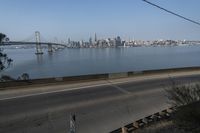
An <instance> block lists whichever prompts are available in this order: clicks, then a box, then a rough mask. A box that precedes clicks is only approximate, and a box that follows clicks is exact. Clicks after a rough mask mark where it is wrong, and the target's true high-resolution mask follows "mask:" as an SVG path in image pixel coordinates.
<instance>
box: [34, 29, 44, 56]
mask: <svg viewBox="0 0 200 133" xmlns="http://www.w3.org/2000/svg"><path fill="white" fill-rule="evenodd" d="M35 40H36V53H35V54H43V52H42V46H41V43H40V32H39V31H36V32H35Z"/></svg>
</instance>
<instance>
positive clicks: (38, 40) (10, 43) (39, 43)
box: [0, 31, 67, 54]
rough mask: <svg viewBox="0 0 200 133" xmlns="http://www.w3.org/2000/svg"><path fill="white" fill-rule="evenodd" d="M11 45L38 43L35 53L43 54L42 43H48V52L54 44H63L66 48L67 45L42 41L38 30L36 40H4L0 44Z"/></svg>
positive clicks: (59, 44) (51, 50)
mask: <svg viewBox="0 0 200 133" xmlns="http://www.w3.org/2000/svg"><path fill="white" fill-rule="evenodd" d="M11 45H36V53H35V54H43V52H42V46H41V45H47V46H48V52H53V46H61V47H64V48H65V47H67V46H66V45H65V44H61V43H53V42H42V41H41V39H40V32H38V31H36V32H35V42H34V41H8V42H2V43H1V44H0V46H11Z"/></svg>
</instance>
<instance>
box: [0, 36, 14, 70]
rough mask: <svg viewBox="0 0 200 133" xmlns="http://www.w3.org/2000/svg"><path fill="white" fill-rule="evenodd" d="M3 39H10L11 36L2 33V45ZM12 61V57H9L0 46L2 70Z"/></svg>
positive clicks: (0, 68)
mask: <svg viewBox="0 0 200 133" xmlns="http://www.w3.org/2000/svg"><path fill="white" fill-rule="evenodd" d="M3 41H9V38H8V37H7V36H6V35H5V34H3V33H0V46H1V43H2V42H3ZM11 62H12V59H10V58H8V56H7V54H5V53H3V49H1V48H0V72H1V71H2V70H4V69H5V68H6V67H8V66H9V65H10V63H11Z"/></svg>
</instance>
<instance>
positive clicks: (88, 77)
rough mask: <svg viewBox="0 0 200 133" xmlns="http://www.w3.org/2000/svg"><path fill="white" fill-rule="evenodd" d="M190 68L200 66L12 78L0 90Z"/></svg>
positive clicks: (1, 84)
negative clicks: (25, 78) (22, 78)
mask: <svg viewBox="0 0 200 133" xmlns="http://www.w3.org/2000/svg"><path fill="white" fill-rule="evenodd" d="M192 70H200V67H186V68H171V69H160V70H144V71H133V72H121V73H105V74H93V75H82V76H70V77H56V78H44V79H31V80H26V81H25V80H14V81H7V82H0V90H1V89H6V88H7V87H16V86H28V85H37V84H44V85H45V84H50V83H62V82H63V83H71V82H82V81H96V80H108V79H115V78H125V77H132V76H139V75H148V74H158V73H168V72H181V71H183V72H185V71H192Z"/></svg>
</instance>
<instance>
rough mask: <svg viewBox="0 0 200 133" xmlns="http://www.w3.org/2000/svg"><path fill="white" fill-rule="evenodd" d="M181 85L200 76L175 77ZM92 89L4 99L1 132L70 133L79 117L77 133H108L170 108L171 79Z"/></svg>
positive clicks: (198, 79) (0, 108)
mask: <svg viewBox="0 0 200 133" xmlns="http://www.w3.org/2000/svg"><path fill="white" fill-rule="evenodd" d="M173 80H174V81H175V82H176V83H177V84H187V83H193V82H198V81H200V75H194V76H182V77H177V78H173ZM108 83H109V84H108V85H103V86H95V87H88V88H83V89H77V90H66V91H62V92H54V93H46V94H40V95H32V96H26V97H19V98H10V99H0V133H69V118H70V117H69V116H70V114H75V115H76V131H77V133H107V132H109V131H112V130H114V129H117V128H119V127H121V126H123V125H125V124H128V123H130V122H133V121H135V120H137V119H140V118H143V117H145V116H147V115H150V114H153V113H155V112H157V111H160V110H163V109H166V108H167V107H169V106H170V105H169V103H168V100H167V97H166V93H165V91H164V89H166V88H168V87H169V86H170V85H171V84H172V82H171V79H169V78H165V79H153V80H145V81H138V82H128V83H120V84H113V83H112V82H110V81H108Z"/></svg>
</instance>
